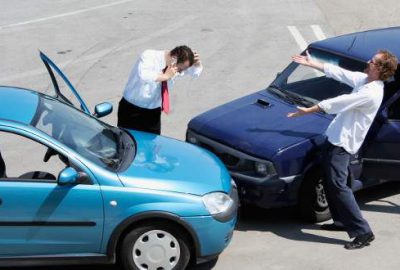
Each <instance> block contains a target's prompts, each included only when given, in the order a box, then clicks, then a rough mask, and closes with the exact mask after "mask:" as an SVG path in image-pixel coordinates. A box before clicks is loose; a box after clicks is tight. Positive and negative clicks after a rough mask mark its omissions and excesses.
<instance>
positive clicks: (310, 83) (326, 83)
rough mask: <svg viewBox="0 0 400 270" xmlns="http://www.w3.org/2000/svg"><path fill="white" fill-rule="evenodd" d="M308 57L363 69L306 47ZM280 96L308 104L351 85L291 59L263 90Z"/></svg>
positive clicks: (356, 62) (326, 97) (336, 93)
mask: <svg viewBox="0 0 400 270" xmlns="http://www.w3.org/2000/svg"><path fill="white" fill-rule="evenodd" d="M308 51H309V53H310V54H311V57H312V58H314V59H316V60H317V61H320V62H324V63H332V64H334V65H338V66H340V67H342V68H345V69H348V70H352V71H363V69H364V68H365V67H366V64H365V63H362V62H359V61H356V60H353V59H350V58H346V57H342V56H339V55H335V54H331V53H328V52H324V51H320V50H316V49H312V48H310V49H309V50H308ZM267 90H268V91H270V92H271V93H273V94H276V95H278V96H279V97H281V98H283V99H287V100H290V101H291V102H294V103H299V104H302V105H306V106H311V105H313V104H316V103H318V102H319V101H322V100H324V99H328V98H332V97H336V96H339V95H343V94H348V93H350V92H351V90H352V89H351V87H350V86H348V85H346V84H343V83H340V82H338V81H335V80H334V79H331V78H327V77H326V76H325V74H324V73H323V72H320V71H318V70H315V69H313V68H310V67H306V66H303V65H299V64H297V63H294V62H292V63H291V64H290V65H289V66H288V67H287V68H286V69H285V70H284V71H283V72H282V73H281V74H280V75H279V76H278V77H277V78H276V79H275V81H274V82H273V83H272V84H271V85H270V87H269V88H268V89H267Z"/></svg>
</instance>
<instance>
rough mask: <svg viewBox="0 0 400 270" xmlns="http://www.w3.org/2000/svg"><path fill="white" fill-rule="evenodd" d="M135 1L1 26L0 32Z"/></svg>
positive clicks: (124, 1)
mask: <svg viewBox="0 0 400 270" xmlns="http://www.w3.org/2000/svg"><path fill="white" fill-rule="evenodd" d="M133 1H134V0H123V1H118V2H114V3H110V4H106V5H101V6H96V7H91V8H84V9H79V10H76V11H72V12H67V13H63V14H58V15H54V16H49V17H44V18H39V19H35V20H29V21H25V22H19V23H13V24H8V25H1V26H0V30H1V29H5V28H11V27H16V26H21V25H27V24H32V23H38V22H43V21H48V20H52V19H57V18H62V17H67V16H72V15H75V14H79V13H84V12H88V11H92V10H95V9H101V8H107V7H112V6H116V5H121V4H125V3H128V2H133Z"/></svg>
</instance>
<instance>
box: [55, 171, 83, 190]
mask: <svg viewBox="0 0 400 270" xmlns="http://www.w3.org/2000/svg"><path fill="white" fill-rule="evenodd" d="M78 179H79V173H78V172H77V171H76V170H75V169H74V168H71V167H67V168H65V169H64V170H62V171H61V172H60V174H59V175H58V177H57V183H58V184H59V185H60V186H67V185H74V184H76V183H77V180H78Z"/></svg>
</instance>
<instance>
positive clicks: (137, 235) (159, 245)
mask: <svg viewBox="0 0 400 270" xmlns="http://www.w3.org/2000/svg"><path fill="white" fill-rule="evenodd" d="M189 246H190V241H189V240H188V238H187V236H186V235H185V234H183V233H182V232H181V231H180V230H179V229H177V228H176V227H175V226H173V225H171V224H169V223H164V222H157V223H153V224H143V225H141V226H139V227H137V228H135V229H133V230H132V231H130V232H129V233H128V234H127V235H126V236H125V238H124V239H123V242H122V248H121V263H122V265H123V266H124V269H127V270H128V269H129V270H138V269H140V270H150V269H154V270H170V269H185V268H186V266H187V264H188V263H189V260H190V251H189Z"/></svg>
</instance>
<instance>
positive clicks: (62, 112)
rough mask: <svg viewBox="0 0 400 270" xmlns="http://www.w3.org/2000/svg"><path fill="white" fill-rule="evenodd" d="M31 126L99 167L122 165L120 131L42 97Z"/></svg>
mask: <svg viewBox="0 0 400 270" xmlns="http://www.w3.org/2000/svg"><path fill="white" fill-rule="evenodd" d="M32 125H33V126H35V127H36V128H38V129H39V130H41V131H43V132H45V133H47V134H48V135H50V136H51V137H53V138H54V139H56V140H57V141H59V142H61V143H62V144H64V145H66V146H67V147H69V148H71V149H72V150H74V151H76V152H77V153H79V154H80V155H82V156H83V157H85V158H87V159H89V160H90V161H92V162H94V163H95V164H97V165H99V166H101V167H104V168H109V169H112V170H117V169H118V168H119V167H118V166H119V165H120V164H122V163H123V162H122V160H123V153H124V151H122V150H123V149H122V150H121V149H120V145H121V144H120V138H121V137H123V136H122V135H121V134H122V131H121V130H119V129H118V128H114V127H111V126H108V125H107V124H105V123H103V122H101V121H99V120H97V119H95V118H94V117H90V116H88V115H87V114H84V113H82V112H80V111H78V110H77V109H75V108H73V107H71V106H69V105H66V104H64V103H62V102H59V101H58V100H54V99H52V98H48V97H46V96H42V97H41V100H40V104H39V107H38V110H37V113H36V115H35V117H34V119H33V120H32ZM132 144H133V143H132ZM124 149H125V148H124Z"/></svg>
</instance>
